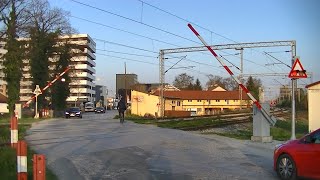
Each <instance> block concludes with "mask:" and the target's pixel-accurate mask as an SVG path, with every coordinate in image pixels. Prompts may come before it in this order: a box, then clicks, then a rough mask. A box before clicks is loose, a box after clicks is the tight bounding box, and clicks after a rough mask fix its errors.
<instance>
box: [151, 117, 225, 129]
mask: <svg viewBox="0 0 320 180" xmlns="http://www.w3.org/2000/svg"><path fill="white" fill-rule="evenodd" d="M220 122H222V121H221V120H219V119H216V118H205V119H200V118H198V119H194V120H188V121H184V120H177V121H166V122H157V125H158V126H159V127H163V128H172V129H180V128H187V127H203V126H208V125H218V124H219V123H220Z"/></svg>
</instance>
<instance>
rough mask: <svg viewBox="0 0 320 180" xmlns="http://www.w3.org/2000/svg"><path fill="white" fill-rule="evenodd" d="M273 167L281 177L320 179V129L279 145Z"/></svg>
mask: <svg viewBox="0 0 320 180" xmlns="http://www.w3.org/2000/svg"><path fill="white" fill-rule="evenodd" d="M273 163H274V164H273V167H274V170H275V171H276V172H277V174H278V176H279V177H280V178H281V179H296V178H297V177H303V178H311V179H320V168H319V164H320V129H317V130H315V131H313V132H311V133H310V134H307V135H305V136H304V137H302V138H300V139H297V140H290V141H287V142H286V143H284V144H280V145H277V146H276V147H275V150H274V156H273Z"/></svg>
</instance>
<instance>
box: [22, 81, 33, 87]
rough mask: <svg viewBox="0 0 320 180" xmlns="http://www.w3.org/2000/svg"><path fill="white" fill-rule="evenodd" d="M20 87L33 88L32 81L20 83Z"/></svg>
mask: <svg viewBox="0 0 320 180" xmlns="http://www.w3.org/2000/svg"><path fill="white" fill-rule="evenodd" d="M20 85H21V86H31V85H32V81H20Z"/></svg>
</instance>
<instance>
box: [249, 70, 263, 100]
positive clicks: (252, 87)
mask: <svg viewBox="0 0 320 180" xmlns="http://www.w3.org/2000/svg"><path fill="white" fill-rule="evenodd" d="M246 86H247V89H248V90H249V91H250V92H251V94H252V96H253V97H255V98H256V99H257V100H258V101H259V88H260V87H261V86H262V83H261V80H260V79H255V78H252V77H251V76H249V78H248V80H247V83H246Z"/></svg>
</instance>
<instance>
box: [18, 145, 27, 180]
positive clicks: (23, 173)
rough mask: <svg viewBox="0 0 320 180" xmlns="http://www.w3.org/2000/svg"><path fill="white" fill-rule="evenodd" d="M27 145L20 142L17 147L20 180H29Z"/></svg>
mask: <svg viewBox="0 0 320 180" xmlns="http://www.w3.org/2000/svg"><path fill="white" fill-rule="evenodd" d="M27 172H28V170H27V143H26V142H25V141H18V147H17V173H18V180H27V178H28V174H27Z"/></svg>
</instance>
